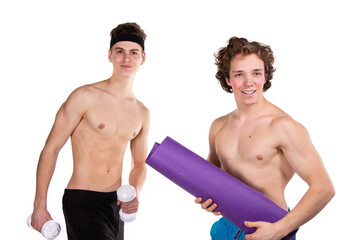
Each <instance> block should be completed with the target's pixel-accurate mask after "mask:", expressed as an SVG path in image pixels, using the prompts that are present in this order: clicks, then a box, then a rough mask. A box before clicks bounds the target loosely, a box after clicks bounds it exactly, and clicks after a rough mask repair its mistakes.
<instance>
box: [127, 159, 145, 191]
mask: <svg viewBox="0 0 360 240" xmlns="http://www.w3.org/2000/svg"><path fill="white" fill-rule="evenodd" d="M145 178H146V166H145V163H143V164H139V165H137V166H134V167H132V168H131V170H130V174H129V184H130V185H132V186H134V187H135V188H136V191H137V194H139V193H140V191H141V188H142V186H143V185H144V182H145Z"/></svg>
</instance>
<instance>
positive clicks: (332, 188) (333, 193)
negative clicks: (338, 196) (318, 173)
mask: <svg viewBox="0 0 360 240" xmlns="http://www.w3.org/2000/svg"><path fill="white" fill-rule="evenodd" d="M328 194H329V201H330V200H331V199H332V198H333V197H335V187H334V185H333V184H332V183H331V184H330V186H329V190H328Z"/></svg>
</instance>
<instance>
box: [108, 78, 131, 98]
mask: <svg viewBox="0 0 360 240" xmlns="http://www.w3.org/2000/svg"><path fill="white" fill-rule="evenodd" d="M107 82H108V86H109V89H110V90H111V92H113V93H114V94H116V95H117V96H118V97H134V93H133V90H132V86H133V82H134V76H119V75H117V74H115V73H113V75H112V76H111V77H110V78H109V79H108V81H107Z"/></svg>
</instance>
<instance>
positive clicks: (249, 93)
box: [241, 90, 256, 95]
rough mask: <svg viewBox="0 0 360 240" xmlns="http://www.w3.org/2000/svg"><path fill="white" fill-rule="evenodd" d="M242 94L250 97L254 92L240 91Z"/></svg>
mask: <svg viewBox="0 0 360 240" xmlns="http://www.w3.org/2000/svg"><path fill="white" fill-rule="evenodd" d="M241 92H242V93H243V94H246V95H251V94H254V93H255V92H256V90H252V91H241Z"/></svg>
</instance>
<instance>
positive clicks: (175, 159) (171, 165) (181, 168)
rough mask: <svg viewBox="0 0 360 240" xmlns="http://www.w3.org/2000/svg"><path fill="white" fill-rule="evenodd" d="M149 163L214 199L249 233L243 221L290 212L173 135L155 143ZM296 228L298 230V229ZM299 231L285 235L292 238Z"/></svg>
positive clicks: (195, 193)
mask: <svg viewBox="0 0 360 240" xmlns="http://www.w3.org/2000/svg"><path fill="white" fill-rule="evenodd" d="M146 163H147V164H148V165H150V166H151V167H152V168H154V169H155V170H157V171H158V172H160V173H161V174H162V175H164V176H165V177H167V178H168V179H170V180H171V181H173V182H174V183H175V184H177V185H178V186H180V187H181V188H183V189H184V190H186V191H187V192H189V193H190V194H192V195H193V196H195V197H202V198H203V199H205V200H206V199H209V198H211V199H213V200H214V202H216V203H217V204H218V208H217V209H216V210H217V211H220V212H221V213H222V215H223V216H224V217H225V218H227V219H228V220H229V221H230V222H232V223H233V224H235V225H236V226H237V227H239V228H240V229H241V230H243V231H244V232H246V233H253V232H255V230H256V229H255V228H248V227H246V226H245V225H244V221H265V222H272V223H273V222H277V221H278V220H280V219H281V218H283V217H284V216H285V215H286V214H287V213H288V212H287V211H286V210H284V209H283V208H281V207H280V206H278V205H276V204H275V203H274V202H272V201H271V200H269V199H268V198H266V196H265V195H264V194H263V193H261V192H259V191H257V190H255V189H253V188H251V187H249V186H247V185H246V184H244V183H242V182H241V181H239V180H238V179H236V178H235V177H233V176H231V175H230V174H228V173H226V172H225V171H223V170H221V169H219V168H218V167H216V166H215V165H213V164H211V163H210V162H208V161H206V160H205V159H203V158H201V157H200V156H198V155H197V154H195V153H193V152H192V151H190V150H189V149H187V148H185V147H184V146H182V145H181V144H179V143H177V142H176V141H174V140H173V139H171V138H170V137H166V138H165V139H164V141H163V142H162V143H161V144H159V143H155V144H154V147H153V148H152V150H151V152H150V154H149V156H148V157H147V159H146ZM296 231H297V230H296ZM296 231H294V232H292V233H290V234H289V235H288V236H286V237H285V238H283V239H284V240H292V239H293V238H294V236H295V233H296Z"/></svg>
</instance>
